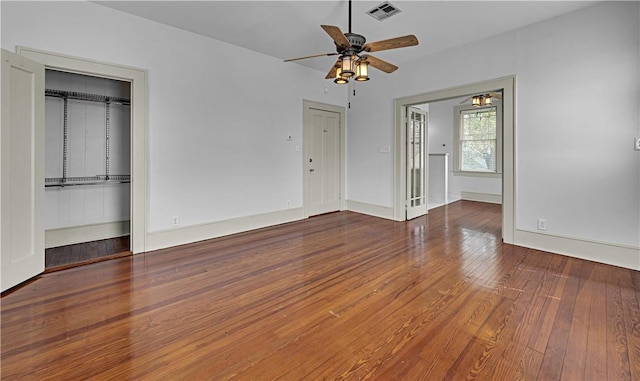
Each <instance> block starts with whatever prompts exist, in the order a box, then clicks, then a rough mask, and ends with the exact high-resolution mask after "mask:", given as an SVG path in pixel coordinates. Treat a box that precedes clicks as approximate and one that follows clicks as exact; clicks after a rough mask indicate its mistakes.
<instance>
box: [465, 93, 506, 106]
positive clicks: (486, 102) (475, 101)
mask: <svg viewBox="0 0 640 381" xmlns="http://www.w3.org/2000/svg"><path fill="white" fill-rule="evenodd" d="M493 98H496V99H502V94H500V93H485V94H480V95H471V96H469V97H467V98H466V99H465V100H463V101H462V102H460V103H459V104H463V103H467V102H468V101H469V99H471V105H473V106H476V107H480V106H491V105H492V104H493V103H492V100H493Z"/></svg>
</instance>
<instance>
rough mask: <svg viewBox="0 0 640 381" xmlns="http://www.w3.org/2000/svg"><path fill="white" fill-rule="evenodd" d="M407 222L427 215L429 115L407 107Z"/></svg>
mask: <svg viewBox="0 0 640 381" xmlns="http://www.w3.org/2000/svg"><path fill="white" fill-rule="evenodd" d="M406 120H407V135H406V136H407V197H406V200H407V220H410V219H412V218H416V217H419V216H423V215H425V214H427V113H426V112H425V111H422V110H420V109H418V108H414V107H407V118H406Z"/></svg>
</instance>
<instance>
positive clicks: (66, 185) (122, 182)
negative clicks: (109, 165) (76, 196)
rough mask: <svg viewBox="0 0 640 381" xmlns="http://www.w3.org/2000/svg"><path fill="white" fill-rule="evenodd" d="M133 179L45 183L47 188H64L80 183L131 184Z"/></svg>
mask: <svg viewBox="0 0 640 381" xmlns="http://www.w3.org/2000/svg"><path fill="white" fill-rule="evenodd" d="M130 183H131V181H113V180H105V181H94V182H90V183H63V184H45V186H44V187H45V188H53V187H58V188H64V187H74V186H80V185H83V186H84V185H104V184H130Z"/></svg>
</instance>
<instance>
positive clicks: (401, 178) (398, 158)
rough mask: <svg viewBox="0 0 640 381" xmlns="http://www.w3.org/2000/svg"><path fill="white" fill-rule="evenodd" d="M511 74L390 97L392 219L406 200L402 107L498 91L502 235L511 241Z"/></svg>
mask: <svg viewBox="0 0 640 381" xmlns="http://www.w3.org/2000/svg"><path fill="white" fill-rule="evenodd" d="M515 88H516V78H515V76H508V77H504V78H498V79H493V80H489V81H485V82H479V83H474V84H468V85H463V86H459V87H452V88H448V89H443V90H437V91H433V92H429V93H424V94H418V95H411V96H407V97H402V98H396V99H395V100H394V141H395V147H396V154H395V155H394V158H393V163H394V178H395V180H394V207H393V219H394V220H396V221H404V220H405V204H406V189H405V188H406V178H405V177H406V168H405V165H406V159H405V157H406V153H405V149H406V147H405V145H406V144H405V142H406V140H405V139H406V128H405V126H404V124H403V120H402V119H403V118H404V116H403V109H404V108H405V107H408V106H410V105H419V104H425V103H429V102H435V101H439V100H445V99H452V98H458V97H462V96H468V95H473V94H480V93H487V92H492V91H502V107H503V108H502V110H503V114H504V115H503V119H502V128H503V131H502V144H503V151H502V157H503V159H502V239H503V241H504V242H505V243H511V244H513V243H514V237H515V216H516V210H515V174H516V171H515V139H514V135H515V128H514V123H515V118H514V115H515V114H514V112H515V107H514V105H515Z"/></svg>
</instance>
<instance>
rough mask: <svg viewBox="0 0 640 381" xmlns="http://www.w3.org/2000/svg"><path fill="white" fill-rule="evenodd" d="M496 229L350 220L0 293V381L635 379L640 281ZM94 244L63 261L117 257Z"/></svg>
mask: <svg viewBox="0 0 640 381" xmlns="http://www.w3.org/2000/svg"><path fill="white" fill-rule="evenodd" d="M500 223H501V208H500V205H492V204H483V203H478V202H470V201H459V202H456V203H453V204H450V205H447V206H444V207H440V208H436V209H433V210H431V211H430V212H429V214H428V215H427V216H424V217H419V218H416V219H414V220H411V221H407V222H395V221H389V220H384V219H380V218H375V217H370V216H366V215H362V214H358V213H353V212H339V213H332V214H327V215H322V216H318V217H314V218H309V219H306V220H303V221H297V222H292V223H288V224H283V225H279V226H273V227H269V228H264V229H259V230H255V231H251V232H245V233H240V234H235V235H231V236H227V237H221V238H218V239H214V240H209V241H202V242H197V243H194V244H190V245H183V246H179V247H175V248H168V249H163V250H158V251H155V252H150V253H141V254H137V255H134V256H128V257H123V258H117V259H111V260H108V261H103V262H98V263H92V264H88V265H86V266H82V267H74V268H69V269H65V270H60V271H56V272H51V273H46V274H43V275H41V276H39V277H37V278H36V279H35V280H33V281H32V282H29V283H27V284H25V285H24V286H22V287H19V288H16V289H14V290H11V291H10V292H8V293H5V294H3V295H2V299H1V303H0V309H1V314H2V316H1V318H2V319H1V321H0V335H1V351H0V352H1V353H0V361H1V362H2V369H1V372H2V379H3V380H5V379H6V380H22V379H64V380H66V379H74V380H75V379H83V380H84V379H87V380H91V379H95V380H104V379H117V380H133V379H135V380H174V379H189V380H201V379H215V380H218V379H220V380H225V379H237V380H249V379H256V380H268V379H283V380H339V379H343V380H359V379H363V380H366V379H374V380H429V381H430V380H440V379H456V380H457V379H496V380H498V379H509V380H511V379H513V380H534V379H538V380H545V381H546V380H559V379H561V378H565V379H570V378H574V377H576V378H579V379H587V380H589V379H594V380H595V379H610V380H619V379H621V380H624V379H632V377H636V368H637V366H636V365H635V364H637V361H638V358H640V355H639V354H638V353H637V348H638V344H637V343H638V341H637V337H636V334H637V331H638V329H637V327H638V324H639V323H638V321H639V318H638V317H639V316H640V311H638V309H640V307H639V306H638V298H639V295H640V290H639V289H638V287H639V286H640V277H639V276H638V273H636V272H634V271H632V270H626V269H621V268H615V267H612V266H607V265H602V264H598V263H592V262H585V261H581V260H578V259H575V258H568V257H564V256H559V255H553V254H549V253H544V252H540V251H536V250H533V249H525V248H520V247H516V246H512V245H506V244H503V243H502V242H501V239H500V229H501V227H500ZM121 244H122V243H118V242H117V241H114V242H113V244H112V246H113V247H112V249H113V250H118V247H122V246H119V245H121ZM85 247H86V249H80V251H78V248H76V249H75V251H74V249H73V248H71V247H68V248H64V249H60V250H59V251H60V252H61V253H62V255H66V256H68V257H71V256H72V255H76V256H78V257H80V258H82V257H84V256H87V257H89V258H90V259H91V258H92V257H93V256H94V255H95V253H96V252H98V253H100V252H101V251H102V252H104V251H105V250H106V245H101V244H100V243H93V244H89V245H88V246H85ZM127 247H128V244H127ZM82 250H86V251H82ZM569 362H571V364H569ZM580 367H582V368H583V369H582V370H580ZM632 368H633V370H632Z"/></svg>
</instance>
